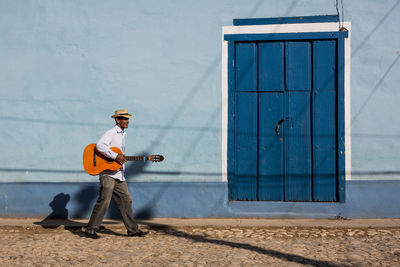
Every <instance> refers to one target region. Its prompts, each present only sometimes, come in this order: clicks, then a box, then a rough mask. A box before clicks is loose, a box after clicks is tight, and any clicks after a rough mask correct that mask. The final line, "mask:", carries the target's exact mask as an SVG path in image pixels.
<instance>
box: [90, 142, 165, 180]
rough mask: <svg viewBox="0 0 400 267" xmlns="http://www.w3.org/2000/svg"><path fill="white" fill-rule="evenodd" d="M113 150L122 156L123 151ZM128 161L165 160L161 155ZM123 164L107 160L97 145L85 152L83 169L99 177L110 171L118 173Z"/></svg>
mask: <svg viewBox="0 0 400 267" xmlns="http://www.w3.org/2000/svg"><path fill="white" fill-rule="evenodd" d="M111 150H112V151H114V152H115V153H117V154H122V151H121V150H120V149H119V148H118V147H111ZM125 158H126V160H128V161H153V162H160V161H163V160H164V157H163V156H161V155H151V156H125ZM121 166H122V165H121V164H119V163H118V162H116V161H115V160H112V159H110V158H107V157H106V156H104V155H103V154H101V153H100V152H98V151H97V150H96V144H90V145H88V146H86V147H85V149H84V150H83V168H84V169H85V171H86V172H87V173H88V174H90V175H98V174H99V173H101V172H102V171H105V170H110V171H116V170H119V169H120V168H121Z"/></svg>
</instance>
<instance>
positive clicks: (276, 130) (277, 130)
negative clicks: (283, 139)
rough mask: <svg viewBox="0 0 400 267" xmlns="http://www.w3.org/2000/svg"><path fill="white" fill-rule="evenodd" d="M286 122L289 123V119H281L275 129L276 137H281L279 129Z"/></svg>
mask: <svg viewBox="0 0 400 267" xmlns="http://www.w3.org/2000/svg"><path fill="white" fill-rule="evenodd" d="M285 121H289V119H287V118H282V119H280V120H279V121H278V123H277V124H276V127H275V133H276V135H279V127H280V126H281V124H282V123H283V122H285Z"/></svg>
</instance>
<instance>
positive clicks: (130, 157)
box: [125, 156, 149, 161]
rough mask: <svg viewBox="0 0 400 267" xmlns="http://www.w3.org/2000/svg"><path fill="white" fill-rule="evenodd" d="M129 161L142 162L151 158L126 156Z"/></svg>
mask: <svg viewBox="0 0 400 267" xmlns="http://www.w3.org/2000/svg"><path fill="white" fill-rule="evenodd" d="M125 158H126V160H128V161H140V160H143V161H145V160H149V157H146V156H125Z"/></svg>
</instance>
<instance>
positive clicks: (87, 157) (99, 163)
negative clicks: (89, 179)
mask: <svg viewBox="0 0 400 267" xmlns="http://www.w3.org/2000/svg"><path fill="white" fill-rule="evenodd" d="M111 150H112V151H114V152H115V153H118V154H122V151H121V150H120V149H119V148H117V147H111ZM121 166H122V165H121V164H119V163H118V162H116V161H114V160H112V159H109V158H107V157H105V156H104V155H103V154H101V153H99V152H96V144H90V145H88V146H87V147H86V148H85V150H83V168H84V169H85V171H86V172H87V173H88V174H90V175H98V174H99V173H101V172H102V171H105V170H111V171H116V170H119V169H120V168H121Z"/></svg>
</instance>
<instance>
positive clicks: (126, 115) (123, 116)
mask: <svg viewBox="0 0 400 267" xmlns="http://www.w3.org/2000/svg"><path fill="white" fill-rule="evenodd" d="M131 117H133V115H131V114H115V115H112V116H111V118H127V119H129V118H131Z"/></svg>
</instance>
